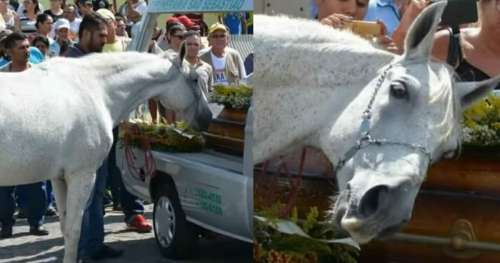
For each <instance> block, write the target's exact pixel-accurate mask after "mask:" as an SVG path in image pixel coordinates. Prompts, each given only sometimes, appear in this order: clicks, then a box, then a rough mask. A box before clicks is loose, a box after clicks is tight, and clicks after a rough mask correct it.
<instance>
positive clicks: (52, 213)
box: [45, 206, 57, 217]
mask: <svg viewBox="0 0 500 263" xmlns="http://www.w3.org/2000/svg"><path fill="white" fill-rule="evenodd" d="M56 215H57V213H56V209H55V208H54V207H53V206H49V207H48V208H47V211H46V212H45V216H48V217H52V216H56Z"/></svg>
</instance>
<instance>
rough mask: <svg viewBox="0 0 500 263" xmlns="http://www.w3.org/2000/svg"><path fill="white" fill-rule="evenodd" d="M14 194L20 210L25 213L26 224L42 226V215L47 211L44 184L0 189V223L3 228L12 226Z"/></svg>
mask: <svg viewBox="0 0 500 263" xmlns="http://www.w3.org/2000/svg"><path fill="white" fill-rule="evenodd" d="M14 192H16V193H17V195H18V197H19V199H21V200H23V201H22V202H21V208H22V209H23V210H24V211H25V212H26V217H27V218H28V223H29V225H30V226H31V227H38V226H41V225H43V221H44V215H45V212H46V211H47V192H46V189H45V182H39V183H34V184H25V185H18V186H1V187H0V200H1V202H0V223H2V225H3V226H7V227H11V226H13V225H14V223H15V222H16V221H15V218H14V211H15V209H16V201H15V198H14Z"/></svg>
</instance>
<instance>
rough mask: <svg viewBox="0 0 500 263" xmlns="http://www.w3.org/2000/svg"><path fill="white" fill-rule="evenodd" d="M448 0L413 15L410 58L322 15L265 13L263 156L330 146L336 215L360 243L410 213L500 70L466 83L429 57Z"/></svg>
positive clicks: (259, 127) (258, 133)
mask: <svg viewBox="0 0 500 263" xmlns="http://www.w3.org/2000/svg"><path fill="white" fill-rule="evenodd" d="M445 4H446V3H445V2H439V3H436V4H432V5H431V6H430V7H428V8H427V9H426V10H425V11H424V12H423V13H422V14H421V15H420V16H419V17H418V18H417V19H416V21H415V22H414V24H413V25H412V27H411V28H410V30H409V32H408V35H407V39H406V42H405V53H404V54H403V55H402V56H397V55H393V54H390V53H388V52H385V51H382V50H378V49H376V48H374V47H373V46H372V45H371V44H370V43H368V42H367V41H365V40H363V39H361V38H359V37H356V36H354V35H352V34H351V33H349V32H344V31H337V30H334V29H331V28H328V27H326V26H323V25H320V24H319V23H317V22H314V21H306V20H294V19H290V18H286V17H267V16H256V18H255V23H256V30H257V31H256V34H255V47H256V54H258V55H257V56H256V71H255V76H254V81H255V84H254V86H255V92H254V105H255V121H254V139H255V142H254V148H253V158H254V161H255V162H256V163H258V162H261V161H263V160H266V159H268V158H269V157H271V156H275V155H277V154H279V153H281V152H283V151H286V150H288V149H291V148H297V147H302V146H304V145H310V146H314V147H317V148H319V149H321V150H322V151H323V152H324V153H325V154H326V156H327V157H328V158H329V159H330V161H331V162H332V164H333V165H334V167H335V170H336V172H337V181H338V187H339V190H340V195H339V196H338V197H337V200H336V204H335V206H334V208H333V217H334V219H335V220H336V222H337V223H338V224H340V226H341V227H342V228H343V229H345V230H347V231H348V232H349V233H350V235H351V236H352V237H353V239H354V240H356V241H357V242H359V243H365V242H368V241H370V240H371V239H372V238H375V237H377V236H380V235H383V234H388V233H391V232H394V231H397V230H398V229H399V227H400V226H401V225H402V223H404V222H407V221H408V220H409V219H410V217H411V212H412V209H413V204H414V201H415V197H416V195H417V193H418V190H419V188H420V185H421V183H422V181H423V180H424V179H425V175H426V172H427V168H428V167H429V165H430V164H431V163H433V162H435V161H437V160H439V159H440V158H441V157H442V156H445V155H446V153H451V152H455V151H456V150H457V148H458V147H459V142H460V136H459V135H460V134H459V133H460V132H459V131H460V126H459V121H460V116H461V114H462V111H463V108H464V107H466V106H468V105H470V104H471V103H472V102H474V101H476V100H477V99H479V98H481V97H482V96H484V95H486V94H487V93H488V92H489V91H491V90H492V89H493V87H494V86H495V85H496V83H498V82H499V81H500V77H496V78H494V79H491V80H488V81H483V82H468V83H465V82H457V81H455V80H454V77H453V75H454V72H453V69H451V68H450V67H448V66H447V65H445V64H443V63H440V62H437V61H433V60H432V59H430V53H431V48H432V42H433V35H434V32H435V30H436V27H437V24H438V22H439V20H440V17H441V14H442V11H443V8H444V6H445Z"/></svg>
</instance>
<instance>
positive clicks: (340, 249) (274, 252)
mask: <svg viewBox="0 0 500 263" xmlns="http://www.w3.org/2000/svg"><path fill="white" fill-rule="evenodd" d="M284 206H285V205H284V204H281V203H279V202H277V203H274V204H273V205H272V206H271V207H269V208H266V209H263V210H261V211H256V214H257V215H259V216H263V217H266V218H267V219H269V220H270V221H271V222H273V221H276V220H278V215H279V212H280V211H281V209H282V208H283V207H284ZM291 214H292V215H291V219H290V220H291V221H293V222H296V223H297V224H298V225H299V226H300V227H301V228H302V230H303V231H304V232H306V233H307V234H308V235H309V236H311V237H313V238H315V239H310V238H306V237H302V236H299V235H288V234H284V233H280V232H279V231H277V230H276V229H275V228H273V227H271V226H269V225H267V224H265V223H262V222H260V221H258V220H255V221H254V237H255V239H256V244H255V246H254V262H262V263H323V262H324V263H327V262H328V263H356V262H357V258H358V256H359V252H358V251H357V250H356V249H354V248H352V247H349V246H346V245H341V244H330V243H326V242H322V241H320V240H316V239H332V238H335V232H336V231H335V230H334V228H335V227H334V226H333V225H331V224H325V223H323V222H320V221H319V219H321V215H320V212H319V210H318V208H317V207H311V208H310V209H309V212H308V213H307V214H306V215H304V216H305V219H300V217H299V216H300V215H299V214H298V212H297V208H296V207H295V208H294V209H293V210H292V213H291Z"/></svg>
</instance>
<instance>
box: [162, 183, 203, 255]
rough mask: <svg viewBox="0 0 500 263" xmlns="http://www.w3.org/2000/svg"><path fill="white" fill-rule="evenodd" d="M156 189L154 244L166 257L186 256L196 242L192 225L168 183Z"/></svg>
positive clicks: (190, 252) (190, 253) (189, 253)
mask: <svg viewBox="0 0 500 263" xmlns="http://www.w3.org/2000/svg"><path fill="white" fill-rule="evenodd" d="M158 189H159V190H158V192H157V193H156V198H155V201H154V209H153V226H154V231H155V239H156V244H158V247H159V248H160V252H161V254H162V255H163V256H164V257H166V258H170V259H183V258H187V257H188V256H189V255H192V254H193V253H192V252H193V249H194V246H195V244H196V234H195V231H194V227H193V225H192V224H191V223H189V222H188V221H187V220H186V215H185V214H184V211H182V208H181V205H180V202H179V198H178V197H177V194H176V191H175V189H174V188H173V187H172V186H171V185H170V184H165V185H162V186H161V187H159V188H158Z"/></svg>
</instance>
